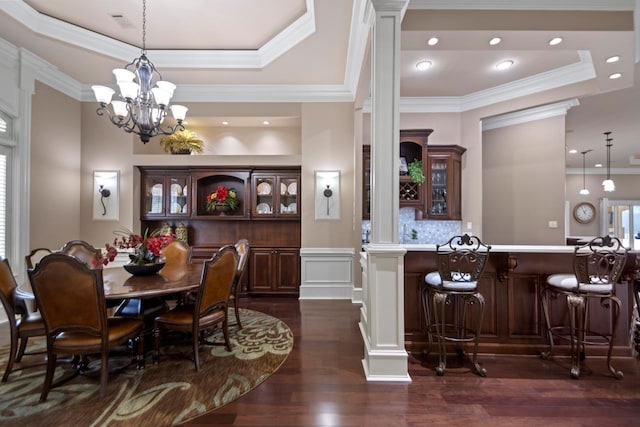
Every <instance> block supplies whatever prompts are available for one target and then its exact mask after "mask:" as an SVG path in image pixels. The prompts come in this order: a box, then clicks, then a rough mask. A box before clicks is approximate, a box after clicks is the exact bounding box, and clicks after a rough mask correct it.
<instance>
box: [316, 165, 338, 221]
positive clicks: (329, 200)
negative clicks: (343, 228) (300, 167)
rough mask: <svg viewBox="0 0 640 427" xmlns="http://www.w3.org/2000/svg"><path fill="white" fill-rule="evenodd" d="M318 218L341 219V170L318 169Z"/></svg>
mask: <svg viewBox="0 0 640 427" xmlns="http://www.w3.org/2000/svg"><path fill="white" fill-rule="evenodd" d="M315 178H316V191H315V193H316V196H315V202H316V203H315V212H316V219H317V220H318V219H340V171H316V172H315Z"/></svg>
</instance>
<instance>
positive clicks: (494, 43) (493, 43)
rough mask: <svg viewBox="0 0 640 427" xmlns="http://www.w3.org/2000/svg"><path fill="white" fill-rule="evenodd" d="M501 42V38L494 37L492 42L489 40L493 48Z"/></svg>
mask: <svg viewBox="0 0 640 427" xmlns="http://www.w3.org/2000/svg"><path fill="white" fill-rule="evenodd" d="M501 41H502V39H501V38H500V37H493V38H491V40H489V44H490V45H491V46H495V45H497V44H498V43H500V42H501Z"/></svg>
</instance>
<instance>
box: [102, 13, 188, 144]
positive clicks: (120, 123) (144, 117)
mask: <svg viewBox="0 0 640 427" xmlns="http://www.w3.org/2000/svg"><path fill="white" fill-rule="evenodd" d="M146 15H147V2H146V0H142V51H141V53H142V54H141V55H140V57H139V58H136V59H134V60H133V62H131V63H129V64H127V65H126V66H125V67H124V68H116V69H114V70H113V74H114V75H115V76H116V82H117V84H118V88H119V89H120V93H119V95H118V97H119V98H120V99H119V100H113V101H112V100H111V98H112V97H113V95H114V93H115V91H114V90H113V89H111V88H110V87H107V86H98V85H95V86H91V89H93V92H94V94H95V97H96V100H97V101H98V102H99V103H100V107H99V108H98V109H97V110H96V113H97V114H98V115H99V116H102V115H104V114H105V113H106V114H107V115H108V116H109V119H110V120H111V123H113V124H114V125H116V126H117V127H119V128H122V129H123V130H124V131H125V132H127V133H135V134H137V135H139V136H140V140H141V141H142V142H143V143H145V144H146V143H147V142H149V139H150V138H151V137H153V136H156V135H160V134H162V135H171V134H173V133H174V132H176V131H177V130H184V126H183V125H182V122H183V120H184V118H185V117H186V115H187V110H188V108H187V107H185V106H183V105H176V104H174V105H169V102H170V101H171V97H172V96H173V92H174V90H175V89H176V85H174V84H173V83H171V82H168V81H165V80H162V75H161V74H160V72H159V71H158V70H157V69H156V67H155V66H154V65H153V63H152V62H151V61H149V59H147V56H146V53H147V51H146V36H147V18H146ZM154 84H155V87H153V85H154ZM109 104H111V109H109V108H108V105H109ZM167 109H170V110H171V113H172V114H173V117H174V119H175V120H176V125H175V126H173V127H172V126H170V125H165V127H163V121H164V118H165V116H166V115H167Z"/></svg>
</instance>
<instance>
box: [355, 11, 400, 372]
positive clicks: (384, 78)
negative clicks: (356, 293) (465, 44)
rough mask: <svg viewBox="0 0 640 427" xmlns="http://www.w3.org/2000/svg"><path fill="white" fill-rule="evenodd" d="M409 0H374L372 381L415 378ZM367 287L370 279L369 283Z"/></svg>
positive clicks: (368, 323) (368, 314)
mask: <svg viewBox="0 0 640 427" xmlns="http://www.w3.org/2000/svg"><path fill="white" fill-rule="evenodd" d="M407 4H408V0H371V5H372V6H373V9H374V10H373V12H374V14H375V21H374V25H373V33H372V43H371V49H372V52H371V62H372V89H371V126H372V129H371V135H372V138H371V179H372V182H371V189H372V195H371V244H369V245H368V246H367V248H366V252H367V260H366V266H367V267H366V272H365V275H364V277H363V280H366V281H367V283H366V290H367V291H366V292H365V296H364V298H363V308H362V310H363V312H362V314H361V318H362V319H363V320H365V319H366V320H365V321H363V322H361V324H360V328H361V331H362V336H363V340H364V344H365V351H364V353H365V354H364V359H363V360H362V365H363V367H364V371H365V375H366V377H367V380H369V381H411V378H410V377H409V374H408V362H407V356H408V355H407V352H406V350H405V348H404V254H405V252H406V251H405V249H403V248H401V247H400V246H399V245H398V208H399V187H398V185H399V179H400V178H399V176H400V175H399V163H400V161H399V158H400V152H399V143H398V138H399V135H400V131H399V129H400V124H399V122H400V113H399V104H400V101H399V100H400V70H399V63H400V24H401V20H402V12H403V10H404V9H405V8H406V6H407ZM363 287H364V283H363Z"/></svg>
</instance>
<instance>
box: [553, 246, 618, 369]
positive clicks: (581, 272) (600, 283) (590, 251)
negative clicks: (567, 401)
mask: <svg viewBox="0 0 640 427" xmlns="http://www.w3.org/2000/svg"><path fill="white" fill-rule="evenodd" d="M627 252H628V249H627V248H625V247H624V246H623V245H622V243H621V242H620V240H619V239H618V238H616V237H610V236H604V237H596V238H595V239H593V240H591V241H590V242H589V243H586V244H584V245H579V246H576V248H575V250H574V257H573V271H574V272H573V274H570V273H569V274H552V275H550V276H549V277H548V278H547V285H546V286H545V288H544V290H543V291H542V310H543V313H544V318H545V322H546V326H547V339H548V341H549V349H548V350H547V351H545V352H543V353H542V354H541V357H542V358H543V359H548V358H550V357H552V354H553V350H554V340H555V339H558V340H562V341H564V342H567V341H568V342H569V344H570V351H571V377H572V378H576V379H577V378H578V377H579V376H580V363H581V362H583V361H584V360H585V348H586V346H587V345H601V346H608V347H609V349H608V353H607V367H608V368H609V371H610V372H611V374H612V375H613V376H614V377H615V378H616V379H622V377H623V374H622V372H621V371H617V370H615V369H614V368H613V366H612V365H611V352H612V350H613V341H614V338H615V331H616V327H617V324H618V317H619V314H620V306H621V304H620V299H619V298H618V297H616V294H615V285H616V283H618V281H619V280H620V276H621V275H622V272H623V270H624V266H625V263H626V260H627ZM559 296H564V299H565V302H566V304H567V313H566V315H565V316H564V322H563V323H557V324H554V323H552V319H551V312H552V311H558V310H550V305H551V302H552V301H553V300H554V299H557V298H558V297H559ZM594 299H595V300H597V301H599V306H600V307H602V308H604V309H605V310H608V311H609V313H608V314H607V316H609V317H610V318H611V322H607V323H609V324H610V328H609V330H608V331H593V330H589V327H588V325H589V321H588V320H589V308H590V307H589V302H590V301H591V300H594ZM567 317H568V323H569V325H568V326H567V319H566V318H567Z"/></svg>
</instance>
